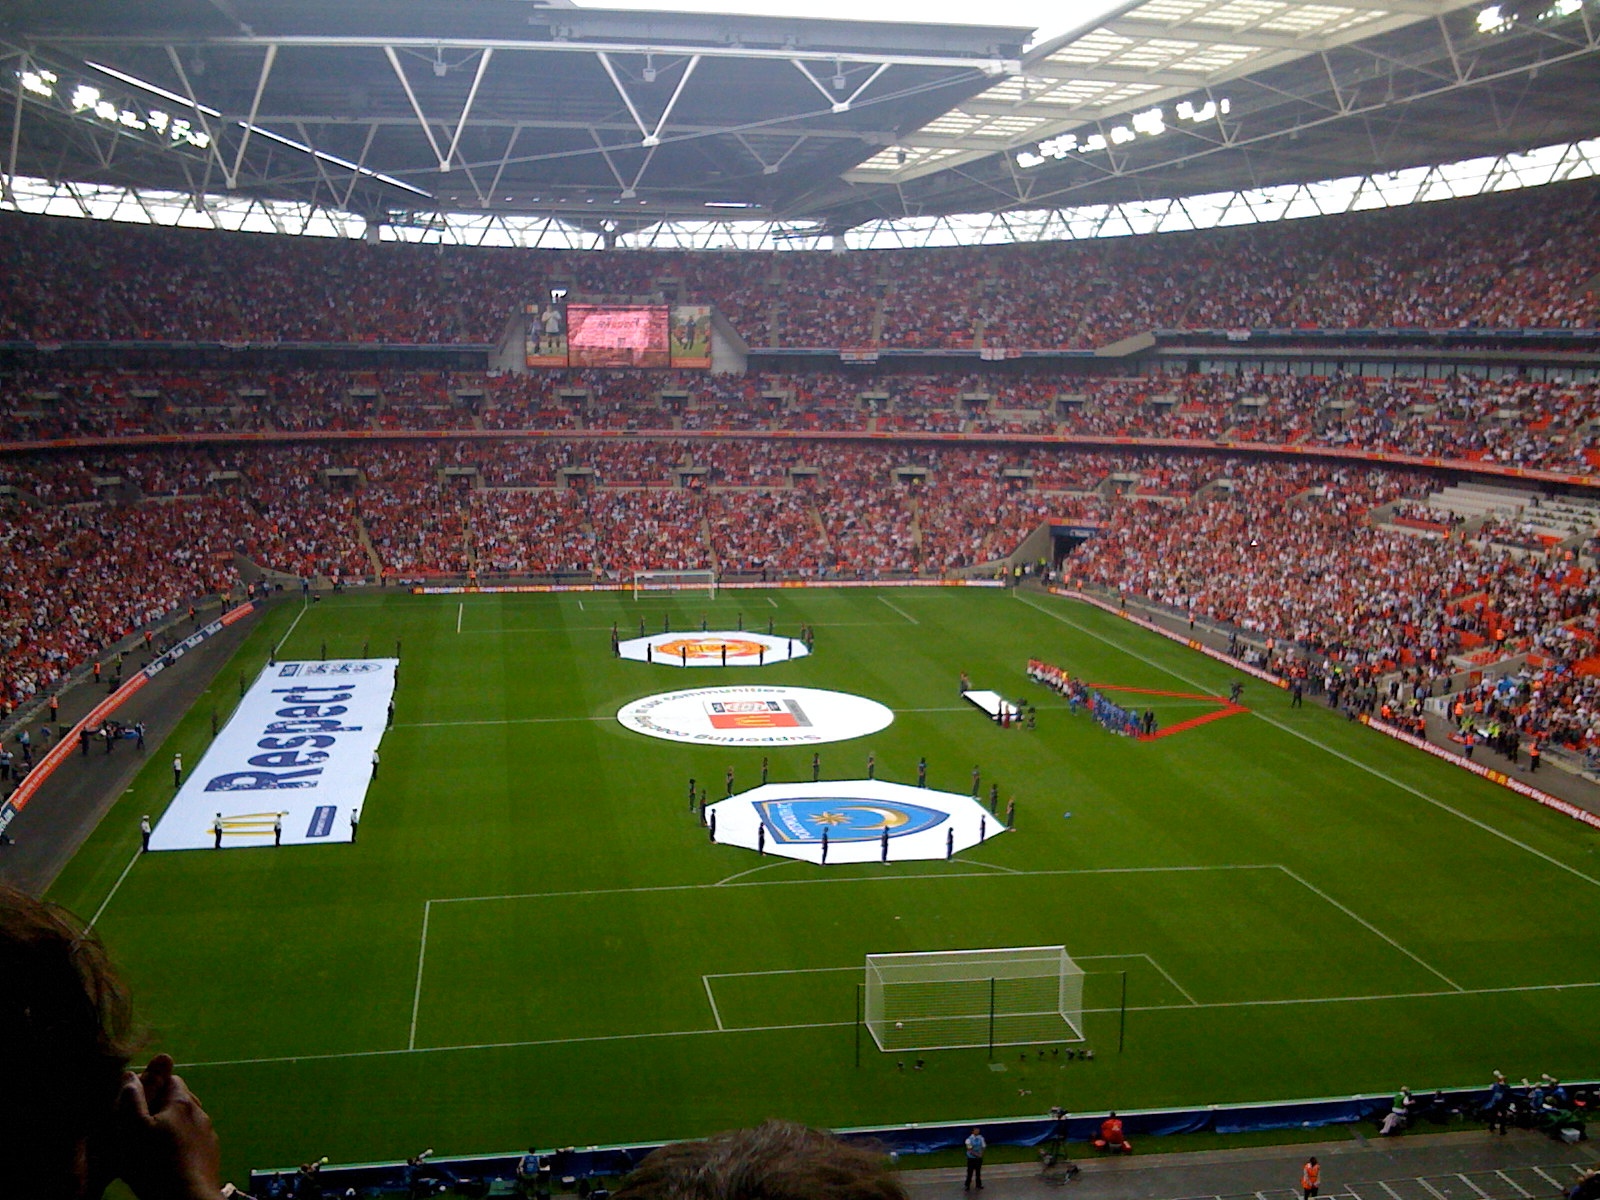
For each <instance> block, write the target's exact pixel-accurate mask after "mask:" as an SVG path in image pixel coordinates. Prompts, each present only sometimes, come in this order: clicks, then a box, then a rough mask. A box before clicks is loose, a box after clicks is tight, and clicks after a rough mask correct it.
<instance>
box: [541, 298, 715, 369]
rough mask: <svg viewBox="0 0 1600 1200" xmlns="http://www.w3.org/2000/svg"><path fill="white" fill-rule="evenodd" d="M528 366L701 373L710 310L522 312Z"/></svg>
mask: <svg viewBox="0 0 1600 1200" xmlns="http://www.w3.org/2000/svg"><path fill="white" fill-rule="evenodd" d="M525 311H526V313H527V318H528V325H527V330H528V331H527V364H528V366H530V367H578V368H582V367H640V368H646V369H649V368H662V367H679V368H684V367H687V368H700V369H704V368H707V367H709V366H710V365H711V307H710V306H709V305H695V304H679V305H666V304H576V303H574V304H567V303H564V302H559V301H555V300H552V301H550V302H548V303H543V304H529V305H527V307H526V310H525Z"/></svg>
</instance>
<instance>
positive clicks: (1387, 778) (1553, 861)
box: [1017, 593, 1600, 887]
mask: <svg viewBox="0 0 1600 1200" xmlns="http://www.w3.org/2000/svg"><path fill="white" fill-rule="evenodd" d="M1017 598H1018V599H1019V600H1021V601H1022V602H1023V603H1024V604H1026V605H1027V606H1028V607H1029V608H1032V609H1035V610H1037V611H1038V612H1042V613H1043V614H1044V615H1045V616H1047V617H1053V618H1055V619H1056V620H1057V621H1060V622H1061V623H1062V624H1063V625H1070V626H1072V628H1074V629H1076V630H1077V631H1078V632H1079V633H1082V634H1085V635H1086V636H1088V637H1092V638H1094V640H1095V641H1097V642H1103V643H1105V644H1106V645H1107V646H1110V647H1111V648H1112V649H1114V650H1120V651H1122V652H1123V653H1124V654H1127V655H1128V656H1129V657H1131V658H1137V659H1138V660H1139V661H1140V662H1142V663H1146V664H1148V665H1150V666H1152V667H1155V668H1156V670H1158V671H1161V672H1164V673H1165V674H1167V675H1170V676H1172V678H1174V679H1179V680H1182V681H1183V682H1184V683H1187V684H1188V685H1189V686H1190V687H1203V686H1204V685H1203V684H1199V683H1196V682H1195V681H1194V680H1193V679H1190V678H1189V677H1188V676H1187V675H1181V674H1179V673H1178V672H1177V671H1174V670H1173V669H1172V668H1171V667H1168V666H1164V665H1162V664H1161V663H1159V662H1157V661H1156V660H1155V659H1153V658H1146V657H1145V656H1144V655H1143V654H1140V653H1139V652H1138V651H1137V650H1130V649H1128V647H1127V646H1124V645H1122V644H1121V643H1120V642H1116V641H1113V640H1112V639H1111V638H1108V637H1106V636H1104V635H1103V634H1099V633H1096V632H1095V631H1094V630H1092V629H1089V628H1088V627H1086V626H1083V625H1080V624H1078V622H1076V621H1074V620H1073V619H1072V618H1071V617H1066V616H1063V615H1062V614H1061V613H1058V612H1052V611H1051V610H1050V609H1048V608H1043V607H1041V606H1040V605H1038V604H1035V603H1034V602H1033V600H1032V599H1030V598H1029V597H1027V596H1024V595H1022V594H1021V593H1018V596H1017ZM1249 711H1250V715H1251V716H1253V717H1257V718H1259V719H1260V720H1262V721H1265V722H1266V723H1267V724H1268V725H1271V726H1272V727H1273V728H1275V729H1281V730H1282V731H1283V732H1284V733H1287V734H1290V735H1291V736H1293V737H1297V738H1299V739H1300V740H1301V741H1302V742H1305V743H1307V744H1308V745H1312V746H1315V747H1317V749H1319V750H1325V751H1327V752H1328V753H1329V754H1331V755H1333V756H1334V757H1335V758H1337V759H1340V760H1341V761H1343V762H1347V763H1349V764H1350V765H1351V766H1352V767H1358V768H1360V769H1361V770H1363V771H1365V772H1367V774H1369V775H1373V776H1375V777H1377V778H1378V779H1381V780H1383V781H1384V782H1385V783H1387V784H1390V785H1392V786H1394V787H1397V788H1399V789H1400V790H1401V791H1403V792H1409V793H1410V794H1411V795H1413V796H1415V797H1416V798H1417V799H1418V800H1424V801H1426V802H1427V803H1429V804H1431V805H1433V806H1434V807H1435V808H1437V809H1440V810H1442V811H1444V812H1447V813H1449V814H1450V815H1451V816H1453V817H1459V818H1460V819H1461V820H1463V821H1465V822H1467V824H1469V825H1476V826H1477V827H1478V828H1479V829H1481V830H1483V831H1484V832H1485V833H1492V834H1493V835H1494V836H1495V837H1497V838H1500V839H1501V840H1502V841H1505V842H1509V843H1510V844H1511V845H1513V846H1515V847H1517V849H1519V850H1526V851H1527V852H1528V853H1529V854H1532V855H1534V856H1535V857H1537V858H1542V859H1544V861H1545V862H1547V863H1549V864H1550V865H1551V866H1553V867H1560V868H1561V869H1562V870H1563V871H1566V872H1567V873H1568V874H1571V875H1576V876H1577V877H1578V878H1579V879H1581V880H1583V881H1584V882H1585V883H1592V884H1594V885H1595V886H1596V887H1600V879H1596V878H1595V877H1594V876H1593V875H1585V874H1584V873H1583V872H1582V871H1580V870H1578V868H1577V867H1574V866H1571V865H1570V864H1568V863H1564V862H1562V861H1561V860H1560V859H1559V858H1556V857H1555V856H1554V855H1551V854H1546V853H1545V852H1544V851H1543V850H1539V849H1537V848H1535V847H1533V846H1530V845H1528V843H1527V842H1524V841H1522V840H1520V839H1518V838H1515V837H1512V836H1511V834H1509V833H1506V832H1505V831H1504V830H1502V829H1496V828H1495V827H1494V826H1493V825H1491V824H1489V823H1488V822H1487V821H1480V820H1479V819H1478V818H1477V817H1474V816H1471V815H1470V814H1468V813H1464V812H1462V811H1461V810H1460V809H1459V808H1455V807H1454V806H1452V805H1449V804H1446V803H1445V802H1444V801H1443V800H1440V799H1438V798H1437V797H1434V796H1430V795H1428V793H1427V792H1424V791H1422V790H1421V789H1419V788H1414V787H1412V786H1411V785H1410V784H1409V783H1402V782H1401V781H1400V780H1398V779H1396V778H1395V777H1394V776H1393V775H1390V774H1387V773H1386V772H1384V771H1380V770H1379V769H1378V768H1377V767H1374V766H1372V765H1371V764H1369V763H1364V762H1362V761H1361V760H1360V759H1359V758H1352V757H1351V756H1350V755H1348V754H1346V753H1344V751H1342V750H1336V749H1334V748H1333V747H1332V746H1330V745H1328V744H1327V743H1326V742H1322V741H1318V740H1317V739H1316V738H1314V737H1312V736H1311V735H1310V734H1308V733H1302V732H1301V731H1300V730H1298V729H1295V728H1294V727H1293V726H1290V725H1285V724H1284V723H1283V722H1282V721H1279V720H1277V719H1275V718H1273V717H1269V716H1267V714H1266V713H1264V712H1260V711H1258V710H1256V709H1253V708H1252V709H1250V710H1249Z"/></svg>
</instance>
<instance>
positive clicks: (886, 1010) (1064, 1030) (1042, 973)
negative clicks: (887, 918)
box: [863, 946, 1084, 1051]
mask: <svg viewBox="0 0 1600 1200" xmlns="http://www.w3.org/2000/svg"><path fill="white" fill-rule="evenodd" d="M863 1016H864V1019H865V1022H866V1026H867V1029H868V1031H869V1032H870V1033H871V1034H872V1038H873V1040H874V1041H876V1042H877V1043H878V1049H879V1050H884V1051H902V1050H953V1049H957V1048H959V1047H969V1046H1029V1045H1037V1044H1040V1043H1044V1042H1081V1041H1083V1040H1084V1032H1083V970H1082V969H1081V968H1080V967H1079V966H1078V965H1077V964H1076V963H1075V962H1073V961H1072V957H1071V956H1070V955H1069V954H1068V953H1067V951H1066V947H1064V946H1022V947H1015V948H1009V949H1005V948H1002V949H994V950H942V951H934V952H930V953H921V954H869V955H867V980H866V994H865V1007H864V1011H863Z"/></svg>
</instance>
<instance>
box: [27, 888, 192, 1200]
mask: <svg viewBox="0 0 1600 1200" xmlns="http://www.w3.org/2000/svg"><path fill="white" fill-rule="evenodd" d="M0 1031H3V1036H4V1038H5V1047H6V1053H5V1065H4V1068H3V1070H4V1076H3V1077H0V1131H3V1141H4V1145H5V1156H6V1164H5V1171H4V1172H3V1173H0V1200H12V1198H13V1197H14V1198H15V1200H80V1198H83V1197H95V1196H98V1195H99V1194H100V1193H101V1192H102V1191H103V1190H104V1189H105V1186H106V1184H107V1183H109V1182H110V1181H111V1180H112V1179H115V1178H118V1177H121V1178H122V1179H123V1180H124V1181H126V1182H127V1184H128V1185H129V1186H130V1187H131V1188H132V1189H133V1190H134V1191H135V1192H136V1193H137V1194H138V1196H139V1197H140V1200H190V1198H198V1197H201V1196H205V1197H207V1198H208V1200H215V1197H216V1196H217V1195H218V1193H219V1187H218V1182H217V1180H218V1173H219V1153H218V1149H217V1140H216V1135H215V1134H214V1133H213V1132H212V1129H211V1122H210V1119H209V1118H208V1117H207V1116H206V1114H205V1111H204V1110H203V1109H202V1108H201V1107H200V1102H199V1101H198V1100H197V1099H195V1097H194V1096H193V1095H191V1094H190V1092H189V1090H188V1088H187V1087H185V1086H184V1082H183V1080H182V1079H181V1078H179V1077H178V1076H177V1075H174V1074H173V1073H172V1059H171V1058H169V1057H167V1056H166V1055H165V1054H158V1055H156V1057H155V1058H154V1059H152V1060H151V1062H150V1064H149V1066H147V1067H146V1068H145V1069H144V1071H143V1072H142V1073H139V1074H135V1073H134V1072H132V1071H129V1070H128V1069H127V1068H128V1058H129V1055H130V1054H131V1053H132V1051H133V1049H134V1044H133V1018H132V1008H131V1006H130V1004H129V1001H128V993H127V989H126V988H125V987H124V986H123V984H122V981H121V979H120V978H118V976H117V973H116V971H115V970H114V969H113V968H112V966H111V962H110V959H109V958H108V957H107V955H106V952H105V948H104V947H103V946H102V945H101V944H100V942H99V940H98V939H97V938H96V937H95V936H94V935H93V934H92V933H90V932H89V931H87V930H86V929H84V928H83V926H82V925H81V924H80V923H79V922H78V921H77V919H76V918H74V917H73V916H72V915H71V914H69V913H68V912H67V911H66V910H65V909H62V908H60V907H58V906H56V905H53V904H48V903H45V902H44V901H40V900H35V899H33V898H32V897H29V896H26V895H24V894H23V893H21V892H18V891H15V890H13V889H12V888H8V887H5V886H4V885H0Z"/></svg>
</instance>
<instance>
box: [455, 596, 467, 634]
mask: <svg viewBox="0 0 1600 1200" xmlns="http://www.w3.org/2000/svg"><path fill="white" fill-rule="evenodd" d="M466 608H467V602H466V601H465V600H463V601H462V602H461V603H460V604H458V605H456V632H457V633H460V632H461V614H462V613H463V612H465V611H466Z"/></svg>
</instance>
